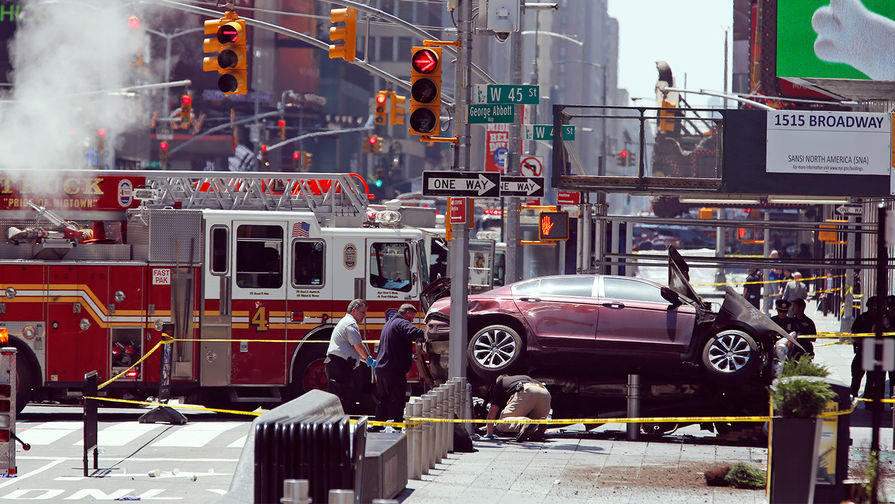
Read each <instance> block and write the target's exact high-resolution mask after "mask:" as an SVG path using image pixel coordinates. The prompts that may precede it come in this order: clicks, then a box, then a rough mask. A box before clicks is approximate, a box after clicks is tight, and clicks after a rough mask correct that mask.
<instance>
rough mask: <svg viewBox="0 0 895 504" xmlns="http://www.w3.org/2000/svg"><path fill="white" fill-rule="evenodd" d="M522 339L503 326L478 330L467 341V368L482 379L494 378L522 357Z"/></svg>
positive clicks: (491, 326) (511, 329) (513, 330)
mask: <svg viewBox="0 0 895 504" xmlns="http://www.w3.org/2000/svg"><path fill="white" fill-rule="evenodd" d="M523 351H524V346H523V343H522V337H521V336H519V333H517V332H516V330H515V329H513V328H511V327H508V326H505V325H500V324H498V325H490V326H487V327H484V328H482V329H479V330H478V331H476V333H475V334H474V335H473V336H472V338H470V339H469V346H468V347H467V357H468V360H469V366H470V367H471V368H472V370H473V371H474V372H475V373H476V374H477V375H479V376H480V377H482V378H494V377H495V376H497V375H498V374H500V373H503V372H506V371H507V370H509V369H510V368H512V367H513V365H515V364H516V363H517V362H519V359H520V358H521V357H522V352H523Z"/></svg>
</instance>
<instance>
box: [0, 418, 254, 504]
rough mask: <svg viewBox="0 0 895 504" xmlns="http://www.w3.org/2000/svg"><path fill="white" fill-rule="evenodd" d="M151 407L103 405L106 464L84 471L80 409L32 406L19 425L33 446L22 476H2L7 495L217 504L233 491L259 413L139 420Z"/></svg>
mask: <svg viewBox="0 0 895 504" xmlns="http://www.w3.org/2000/svg"><path fill="white" fill-rule="evenodd" d="M144 412H145V410H140V409H106V408H101V409H100V422H99V446H100V455H99V470H93V469H92V466H91V468H90V470H89V473H88V474H89V475H90V476H89V477H86V478H85V477H84V476H83V462H82V460H83V459H82V457H83V430H82V420H81V409H80V408H77V407H58V406H42V405H30V406H28V407H27V408H25V410H24V411H23V412H22V414H21V415H19V417H18V419H17V422H16V430H17V434H18V436H19V437H20V438H22V440H24V441H25V442H27V443H30V444H31V450H29V451H27V452H26V451H23V450H22V448H21V446H18V447H17V449H16V464H17V468H18V473H19V476H18V477H16V478H9V479H0V502H7V501H9V502H12V501H20V500H37V501H44V502H69V501H74V502H78V501H88V502H93V501H101V500H108V501H115V500H140V501H141V502H142V501H183V502H190V503H210V502H214V501H215V499H216V498H217V497H218V496H220V495H221V494H223V493H224V492H226V490H227V487H228V486H229V484H230V478H231V476H232V475H233V471H234V469H235V468H236V462H237V460H238V459H239V455H240V453H241V450H242V446H243V444H244V443H245V439H246V435H247V434H248V432H249V427H250V425H251V419H252V418H253V417H247V418H246V419H241V418H233V417H221V416H218V415H214V414H203V413H197V414H191V413H187V417H188V419H189V423H187V424H186V425H182V426H171V425H167V424H140V423H139V422H137V419H138V417H139V416H140V415H141V414H142V413H144ZM91 464H92V459H91ZM129 497H132V499H131V498H129Z"/></svg>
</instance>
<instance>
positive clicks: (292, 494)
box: [280, 479, 311, 504]
mask: <svg viewBox="0 0 895 504" xmlns="http://www.w3.org/2000/svg"><path fill="white" fill-rule="evenodd" d="M308 489H309V487H308V480H305V479H287V480H283V498H282V499H280V503H281V504H311V499H310V497H308Z"/></svg>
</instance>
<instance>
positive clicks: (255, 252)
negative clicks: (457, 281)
mask: <svg viewBox="0 0 895 504" xmlns="http://www.w3.org/2000/svg"><path fill="white" fill-rule="evenodd" d="M310 177H313V178H310ZM369 199H370V195H369V192H368V191H367V187H366V182H365V181H364V180H363V179H362V178H361V177H360V176H358V175H353V174H345V173H335V174H322V173H314V174H302V176H301V177H298V176H296V175H293V174H288V173H239V174H237V173H227V172H161V171H160V172H155V171H76V172H50V171H42V170H33V171H27V170H22V171H6V172H2V173H0V293H2V294H0V296H2V297H0V327H3V328H6V329H8V331H9V335H10V343H11V344H12V345H14V346H15V347H17V348H18V350H19V359H18V363H19V366H18V370H17V371H18V378H19V379H18V382H17V383H18V384H19V385H18V387H17V396H18V401H19V402H17V404H20V405H24V404H25V403H26V402H27V401H28V400H38V399H64V398H66V397H76V396H78V395H80V390H79V389H80V387H81V386H82V382H83V379H84V374H85V373H87V372H89V371H91V370H96V371H97V372H98V373H99V375H100V377H101V378H104V379H108V378H110V377H112V376H115V375H116V374H118V373H121V372H122V371H124V370H127V369H128V367H129V366H131V365H132V364H133V363H134V362H136V361H137V360H138V359H139V358H140V357H141V356H142V355H143V354H144V352H148V351H149V350H150V349H151V348H153V346H155V345H156V343H157V342H159V341H160V340H161V338H162V327H163V324H173V325H174V334H172V335H171V336H173V337H175V338H176V339H177V341H176V342H175V343H174V344H173V366H172V388H173V391H174V393H175V394H178V395H185V396H187V397H188V398H190V399H191V400H199V401H209V402H210V401H213V402H216V403H218V404H219V403H220V402H222V399H223V400H226V401H232V402H252V403H276V402H279V401H281V400H284V399H288V398H290V397H294V396H296V395H298V394H300V393H302V392H304V391H306V390H309V389H311V388H324V387H325V385H326V377H325V374H324V367H323V358H324V356H325V352H326V348H327V345H326V343H325V342H326V341H327V340H329V337H330V334H331V332H332V329H333V328H334V326H335V324H336V323H337V322H338V320H339V318H340V317H342V316H343V315H344V314H345V309H346V308H347V305H348V303H349V302H350V301H351V300H352V299H354V298H363V299H366V300H367V302H368V304H369V306H368V317H367V319H366V320H365V322H364V323H363V324H362V325H363V326H362V327H361V329H362V331H364V332H365V337H366V338H367V339H378V336H379V331H380V330H381V328H382V326H383V324H384V323H385V321H386V319H387V318H388V317H389V316H391V315H393V314H394V313H396V311H397V308H398V307H399V306H400V305H401V304H402V303H412V304H414V305H416V306H419V301H420V295H421V293H422V291H423V289H425V287H426V286H427V284H428V283H429V267H428V264H427V254H426V253H425V250H424V245H423V241H422V238H423V235H422V232H421V231H420V230H419V229H415V228H410V227H406V226H403V227H402V226H400V225H398V224H396V223H397V222H398V220H399V218H400V216H399V215H396V212H393V211H388V210H384V211H378V212H371V211H370V210H369V209H368V200H369ZM160 353H161V352H155V353H154V354H153V355H151V356H150V357H149V358H147V359H146V360H145V361H143V362H142V363H141V364H140V365H138V366H136V367H134V368H133V369H131V370H129V371H128V372H127V373H126V374H124V375H123V376H122V377H121V378H120V379H118V380H116V381H114V382H113V383H111V384H110V385H109V386H108V387H107V388H105V389H104V390H105V391H106V392H107V393H108V394H109V395H110V396H113V397H114V396H122V397H127V396H133V397H139V396H140V395H141V394H142V396H143V397H145V396H147V395H152V394H154V393H155V392H156V390H157V384H158V379H159V369H160V362H159V356H158V354H160ZM209 402H206V404H209Z"/></svg>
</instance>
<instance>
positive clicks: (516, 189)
mask: <svg viewBox="0 0 895 504" xmlns="http://www.w3.org/2000/svg"><path fill="white" fill-rule="evenodd" d="M500 195H501V196H531V197H535V196H543V195H544V177H511V176H508V175H504V176H502V177H500Z"/></svg>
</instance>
